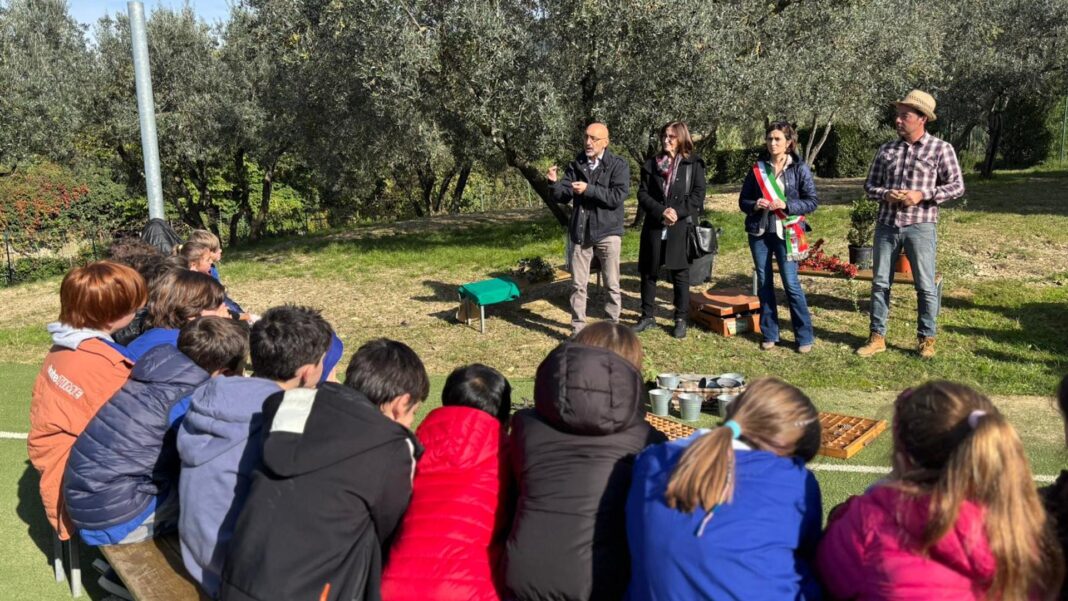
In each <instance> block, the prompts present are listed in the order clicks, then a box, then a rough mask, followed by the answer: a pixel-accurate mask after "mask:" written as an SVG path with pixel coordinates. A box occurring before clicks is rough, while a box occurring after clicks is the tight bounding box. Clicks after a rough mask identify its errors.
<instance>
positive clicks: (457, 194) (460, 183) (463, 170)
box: [449, 161, 473, 213]
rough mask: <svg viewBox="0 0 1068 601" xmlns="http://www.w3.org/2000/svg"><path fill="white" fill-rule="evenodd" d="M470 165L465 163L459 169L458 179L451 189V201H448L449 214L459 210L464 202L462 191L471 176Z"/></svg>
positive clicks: (468, 162)
mask: <svg viewBox="0 0 1068 601" xmlns="http://www.w3.org/2000/svg"><path fill="white" fill-rule="evenodd" d="M472 166H473V165H472V163H471V162H470V161H467V162H465V163H464V164H463V165H462V166H461V167H460V177H459V178H457V180H456V186H455V187H454V188H453V189H452V200H450V201H449V212H450V213H455V212H457V211H459V210H460V205H461V204H463V201H464V189H465V188H467V179H468V178H469V177H470V176H471V168H472Z"/></svg>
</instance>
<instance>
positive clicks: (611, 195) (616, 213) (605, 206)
mask: <svg viewBox="0 0 1068 601" xmlns="http://www.w3.org/2000/svg"><path fill="white" fill-rule="evenodd" d="M571 182H586V183H587V184H589V186H588V187H587V188H586V192H585V194H574V193H573V192H572V191H571ZM629 191H630V167H628V166H627V161H626V160H624V159H623V158H622V157H619V156H616V155H614V154H612V153H611V152H610V151H608V150H605V151H604V154H603V155H602V156H601V163H600V164H599V165H598V166H597V169H596V170H594V171H593V173H590V168H589V159H588V158H587V157H586V155H585V154H580V155H578V157H576V158H575V160H573V161H571V162H570V163H569V164H568V165H567V169H566V170H565V171H564V176H563V177H561V178H560V179H558V180H557V181H556V183H555V184H550V185H549V196H550V198H552V199H553V201H555V202H559V203H565V204H566V203H569V202H572V201H574V203H575V204H574V208H573V209H572V211H571V225H570V226H569V231H570V233H571V241H572V242H574V243H575V244H593V243H594V242H599V241H601V240H603V239H605V238H607V237H608V236H622V235H623V199H624V198H626V197H627V192H629Z"/></svg>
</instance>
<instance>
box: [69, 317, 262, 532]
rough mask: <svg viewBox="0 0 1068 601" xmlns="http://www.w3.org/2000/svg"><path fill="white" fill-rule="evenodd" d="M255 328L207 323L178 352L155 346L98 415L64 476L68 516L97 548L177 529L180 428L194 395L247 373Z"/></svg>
mask: <svg viewBox="0 0 1068 601" xmlns="http://www.w3.org/2000/svg"><path fill="white" fill-rule="evenodd" d="M247 355H248V329H247V328H246V327H245V326H244V325H243V324H241V323H240V322H236V321H233V320H230V319H224V318H220V317H201V318H199V319H196V320H194V321H190V322H188V323H187V324H186V325H184V326H183V327H182V329H181V331H180V333H179V335H178V346H177V348H176V347H173V346H170V345H162V346H157V347H155V348H153V349H152V350H150V351H148V352H147V353H145V354H144V356H142V357H141V359H140V360H139V361H138V362H137V364H136V365H134V368H133V372H132V373H131V374H130V379H129V380H127V381H126V384H124V385H123V387H122V388H121V389H119V391H118V392H117V393H115V395H114V396H113V397H111V399H110V400H109V401H108V402H107V403H106V404H105V405H104V406H103V407H101V408H100V410H99V411H97V413H96V415H95V416H94V417H93V419H92V420H91V421H90V422H89V425H88V426H86V428H85V430H84V431H83V432H82V433H81V435H80V436H78V440H77V442H75V443H74V447H73V448H72V449H71V454H70V459H69V460H68V461H67V468H66V472H65V474H64V477H63V497H64V499H65V501H66V508H67V512H68V513H69V515H70V517H71V520H72V521H73V522H74V525H75V526H76V527H77V528H78V532H79V534H80V535H81V538H82V540H83V541H85V542H86V543H87V544H90V545H114V544H121V543H132V542H140V541H142V540H147V539H149V538H152V537H153V536H155V535H157V534H162V533H164V532H166V531H168V530H174V529H175V528H176V527H177V525H178V472H179V469H180V467H181V462H180V461H179V459H178V449H177V447H176V445H175V437H176V435H177V430H178V425H179V423H180V422H181V420H182V418H183V417H185V412H186V410H187V409H188V407H189V399H190V393H192V392H193V389H194V388H196V387H197V386H199V385H200V384H202V383H203V382H205V381H207V379H208V378H209V377H211V376H216V375H240V374H241V373H242V371H243V369H244V363H245V357H246V356H247Z"/></svg>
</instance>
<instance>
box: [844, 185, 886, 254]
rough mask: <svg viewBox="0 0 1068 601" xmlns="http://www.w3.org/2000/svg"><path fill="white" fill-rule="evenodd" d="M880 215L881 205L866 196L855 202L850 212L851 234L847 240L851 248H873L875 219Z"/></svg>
mask: <svg viewBox="0 0 1068 601" xmlns="http://www.w3.org/2000/svg"><path fill="white" fill-rule="evenodd" d="M878 215H879V203H877V202H875V201H874V200H869V199H868V198H867V197H865V196H861V197H860V198H858V199H856V200H854V201H853V208H852V210H850V212H849V232H848V233H847V234H846V238H847V239H848V240H849V244H850V245H851V246H871V242H872V235H874V234H875V218H876V217H877V216H878Z"/></svg>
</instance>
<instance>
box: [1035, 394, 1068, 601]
mask: <svg viewBox="0 0 1068 601" xmlns="http://www.w3.org/2000/svg"><path fill="white" fill-rule="evenodd" d="M1057 409H1058V410H1059V411H1060V413H1061V417H1062V418H1063V419H1064V420H1065V423H1064V439H1065V443H1066V444H1068V375H1066V376H1064V378H1062V379H1061V383H1060V386H1058V387H1057ZM1038 492H1039V495H1040V496H1041V497H1042V502H1043V504H1044V505H1045V506H1046V512H1047V513H1048V514H1049V517H1050V519H1052V521H1053V523H1054V526H1056V529H1057V540H1058V541H1059V542H1060V545H1061V550H1062V552H1063V553H1064V555H1065V556H1066V557H1068V470H1061V475H1060V476H1057V481H1056V482H1054V483H1053V484H1052V485H1051V486H1047V487H1045V488H1042V489H1039V491H1038ZM1060 598H1061V599H1068V586H1063V587H1062V588H1061V594H1060Z"/></svg>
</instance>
